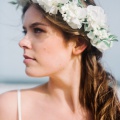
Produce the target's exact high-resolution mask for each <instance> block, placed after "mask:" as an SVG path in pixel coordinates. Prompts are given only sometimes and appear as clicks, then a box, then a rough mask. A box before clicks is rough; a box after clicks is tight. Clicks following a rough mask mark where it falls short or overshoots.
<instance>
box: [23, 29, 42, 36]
mask: <svg viewBox="0 0 120 120" xmlns="http://www.w3.org/2000/svg"><path fill="white" fill-rule="evenodd" d="M41 32H44V30H42V29H40V28H33V29H32V33H34V34H39V33H41ZM22 33H23V34H24V35H26V34H27V30H26V29H24V30H23V31H22Z"/></svg>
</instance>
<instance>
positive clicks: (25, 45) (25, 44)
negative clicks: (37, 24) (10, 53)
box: [19, 36, 31, 49]
mask: <svg viewBox="0 0 120 120" xmlns="http://www.w3.org/2000/svg"><path fill="white" fill-rule="evenodd" d="M19 46H20V47H21V48H23V49H25V48H27V49H31V41H30V39H29V38H28V36H25V37H24V38H23V39H22V40H20V42H19Z"/></svg>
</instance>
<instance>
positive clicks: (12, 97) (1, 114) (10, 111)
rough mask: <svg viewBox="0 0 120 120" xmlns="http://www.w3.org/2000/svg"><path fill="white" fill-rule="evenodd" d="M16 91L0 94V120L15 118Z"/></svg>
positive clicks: (13, 119)
mask: <svg viewBox="0 0 120 120" xmlns="http://www.w3.org/2000/svg"><path fill="white" fill-rule="evenodd" d="M16 117H17V91H10V92H6V93H3V94H1V95H0V120H9V119H10V120H11V119H12V120H16V119H15V118H16Z"/></svg>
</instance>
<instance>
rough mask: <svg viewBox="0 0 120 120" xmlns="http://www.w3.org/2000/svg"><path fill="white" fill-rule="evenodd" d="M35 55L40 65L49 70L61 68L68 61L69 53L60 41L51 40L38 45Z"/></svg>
mask: <svg viewBox="0 0 120 120" xmlns="http://www.w3.org/2000/svg"><path fill="white" fill-rule="evenodd" d="M37 57H38V62H39V64H40V65H41V66H43V67H44V68H46V69H48V70H51V69H60V68H63V67H64V66H65V65H66V64H67V62H68V61H69V59H70V54H69V51H68V49H67V48H66V47H65V46H64V44H63V43H62V42H53V43H49V44H45V46H41V47H39V48H38V55H37Z"/></svg>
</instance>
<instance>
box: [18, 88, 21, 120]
mask: <svg viewBox="0 0 120 120" xmlns="http://www.w3.org/2000/svg"><path fill="white" fill-rule="evenodd" d="M21 117H22V114H21V92H20V90H18V120H22V118H21Z"/></svg>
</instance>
